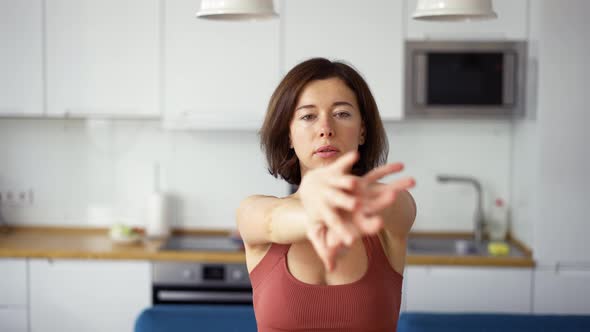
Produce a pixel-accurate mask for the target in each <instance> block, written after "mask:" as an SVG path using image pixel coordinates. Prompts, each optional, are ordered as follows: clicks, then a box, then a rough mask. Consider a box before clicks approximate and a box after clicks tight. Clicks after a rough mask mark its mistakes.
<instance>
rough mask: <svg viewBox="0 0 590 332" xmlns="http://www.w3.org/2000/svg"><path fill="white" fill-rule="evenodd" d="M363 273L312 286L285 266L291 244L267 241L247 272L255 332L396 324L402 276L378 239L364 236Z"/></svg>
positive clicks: (386, 328)
mask: <svg viewBox="0 0 590 332" xmlns="http://www.w3.org/2000/svg"><path fill="white" fill-rule="evenodd" d="M363 243H364V245H365V250H366V253H367V257H368V267H367V271H366V272H365V274H364V275H363V276H362V277H361V278H360V279H359V280H357V281H355V282H352V283H349V284H343V285H311V284H307V283H304V282H302V281H300V280H298V279H296V278H295V277H294V276H293V275H292V274H291V272H289V270H288V268H287V252H288V250H289V247H290V246H291V245H289V244H287V245H282V244H276V243H273V244H271V247H270V249H269V250H268V252H267V253H266V255H265V256H264V258H263V259H262V260H261V261H260V263H258V265H257V266H256V267H255V268H254V270H252V272H251V273H250V280H251V281H252V288H253V296H254V313H255V315H256V322H257V325H258V331H259V332H277V331H281V332H284V331H306V332H307V331H308V332H312V331H322V332H327V331H347V332H352V331H359V332H360V331H375V332H377V331H379V332H381V331H383V332H394V331H395V330H396V328H397V320H398V317H399V309H400V304H401V290H402V281H403V277H402V276H401V275H400V274H399V273H398V272H396V271H395V270H394V269H393V268H392V267H391V265H390V263H389V261H388V259H387V256H385V252H384V251H383V247H382V245H381V242H380V241H379V237H378V236H377V235H375V236H371V237H364V238H363Z"/></svg>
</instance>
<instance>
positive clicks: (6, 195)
mask: <svg viewBox="0 0 590 332" xmlns="http://www.w3.org/2000/svg"><path fill="white" fill-rule="evenodd" d="M0 205H3V206H29V205H33V189H0Z"/></svg>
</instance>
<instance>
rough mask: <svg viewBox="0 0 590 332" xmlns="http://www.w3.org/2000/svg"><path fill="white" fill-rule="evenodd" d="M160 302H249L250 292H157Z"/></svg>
mask: <svg viewBox="0 0 590 332" xmlns="http://www.w3.org/2000/svg"><path fill="white" fill-rule="evenodd" d="M157 296H158V299H159V300H160V301H187V302H188V301H227V302H246V301H248V302H251V301H252V293H250V292H215V291H173V290H160V291H158V294H157Z"/></svg>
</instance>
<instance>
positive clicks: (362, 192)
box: [312, 163, 415, 271]
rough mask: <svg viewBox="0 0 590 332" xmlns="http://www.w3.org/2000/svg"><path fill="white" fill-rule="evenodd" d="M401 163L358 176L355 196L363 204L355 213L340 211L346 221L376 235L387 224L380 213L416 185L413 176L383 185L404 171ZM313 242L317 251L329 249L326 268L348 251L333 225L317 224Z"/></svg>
mask: <svg viewBox="0 0 590 332" xmlns="http://www.w3.org/2000/svg"><path fill="white" fill-rule="evenodd" d="M403 168H404V165H403V164H402V163H392V164H387V165H383V166H380V167H377V168H375V169H374V170H372V171H370V172H368V173H367V174H365V175H364V176H362V177H359V178H358V179H359V186H358V187H357V189H356V190H355V196H356V197H357V198H358V199H359V200H360V202H361V204H360V206H359V207H358V208H357V209H355V210H354V211H352V212H347V211H343V210H339V213H340V214H341V217H342V218H343V219H344V220H346V221H347V222H351V223H354V224H355V226H356V227H358V229H359V230H360V231H361V232H362V233H363V234H375V233H377V232H378V231H380V230H381V229H382V228H383V226H384V220H383V217H382V216H381V215H380V213H381V212H382V211H383V210H384V209H385V208H387V207H389V206H391V205H392V204H393V202H394V201H395V198H396V196H397V193H398V192H400V191H402V190H407V189H409V188H412V187H414V185H415V180H414V178H413V177H404V178H401V179H398V180H396V181H393V182H391V183H388V184H380V183H378V182H377V181H378V180H379V179H381V178H383V177H385V176H387V175H389V174H392V173H397V172H400V171H402V170H403ZM314 237H316V239H317V240H318V241H313V242H312V243H313V245H314V247H315V249H316V251H318V252H326V253H327V254H326V256H327V257H326V258H325V260H324V263H325V264H326V269H327V270H328V271H332V270H333V269H334V267H335V261H336V259H337V258H338V256H339V254H340V253H341V252H343V251H344V250H346V248H347V246H346V243H345V242H344V239H343V238H342V237H341V236H340V235H339V234H338V233H337V232H336V231H335V230H334V229H331V228H328V227H326V226H325V225H324V226H322V227H318V228H317V229H316V230H315V234H314Z"/></svg>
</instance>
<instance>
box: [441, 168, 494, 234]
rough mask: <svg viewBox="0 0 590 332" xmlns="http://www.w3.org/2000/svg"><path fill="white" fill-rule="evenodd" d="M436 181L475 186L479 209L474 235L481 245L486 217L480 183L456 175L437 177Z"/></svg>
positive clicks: (476, 214)
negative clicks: (465, 183)
mask: <svg viewBox="0 0 590 332" xmlns="http://www.w3.org/2000/svg"><path fill="white" fill-rule="evenodd" d="M436 179H437V180H438V181H439V182H468V183H471V184H473V186H475V189H476V190H477V208H476V209H475V216H474V224H475V230H474V232H473V235H474V237H475V242H476V243H477V244H478V245H479V244H481V243H482V239H483V227H484V217H483V208H482V197H481V184H480V183H479V181H477V180H476V179H475V178H472V177H468V176H455V175H437V176H436Z"/></svg>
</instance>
